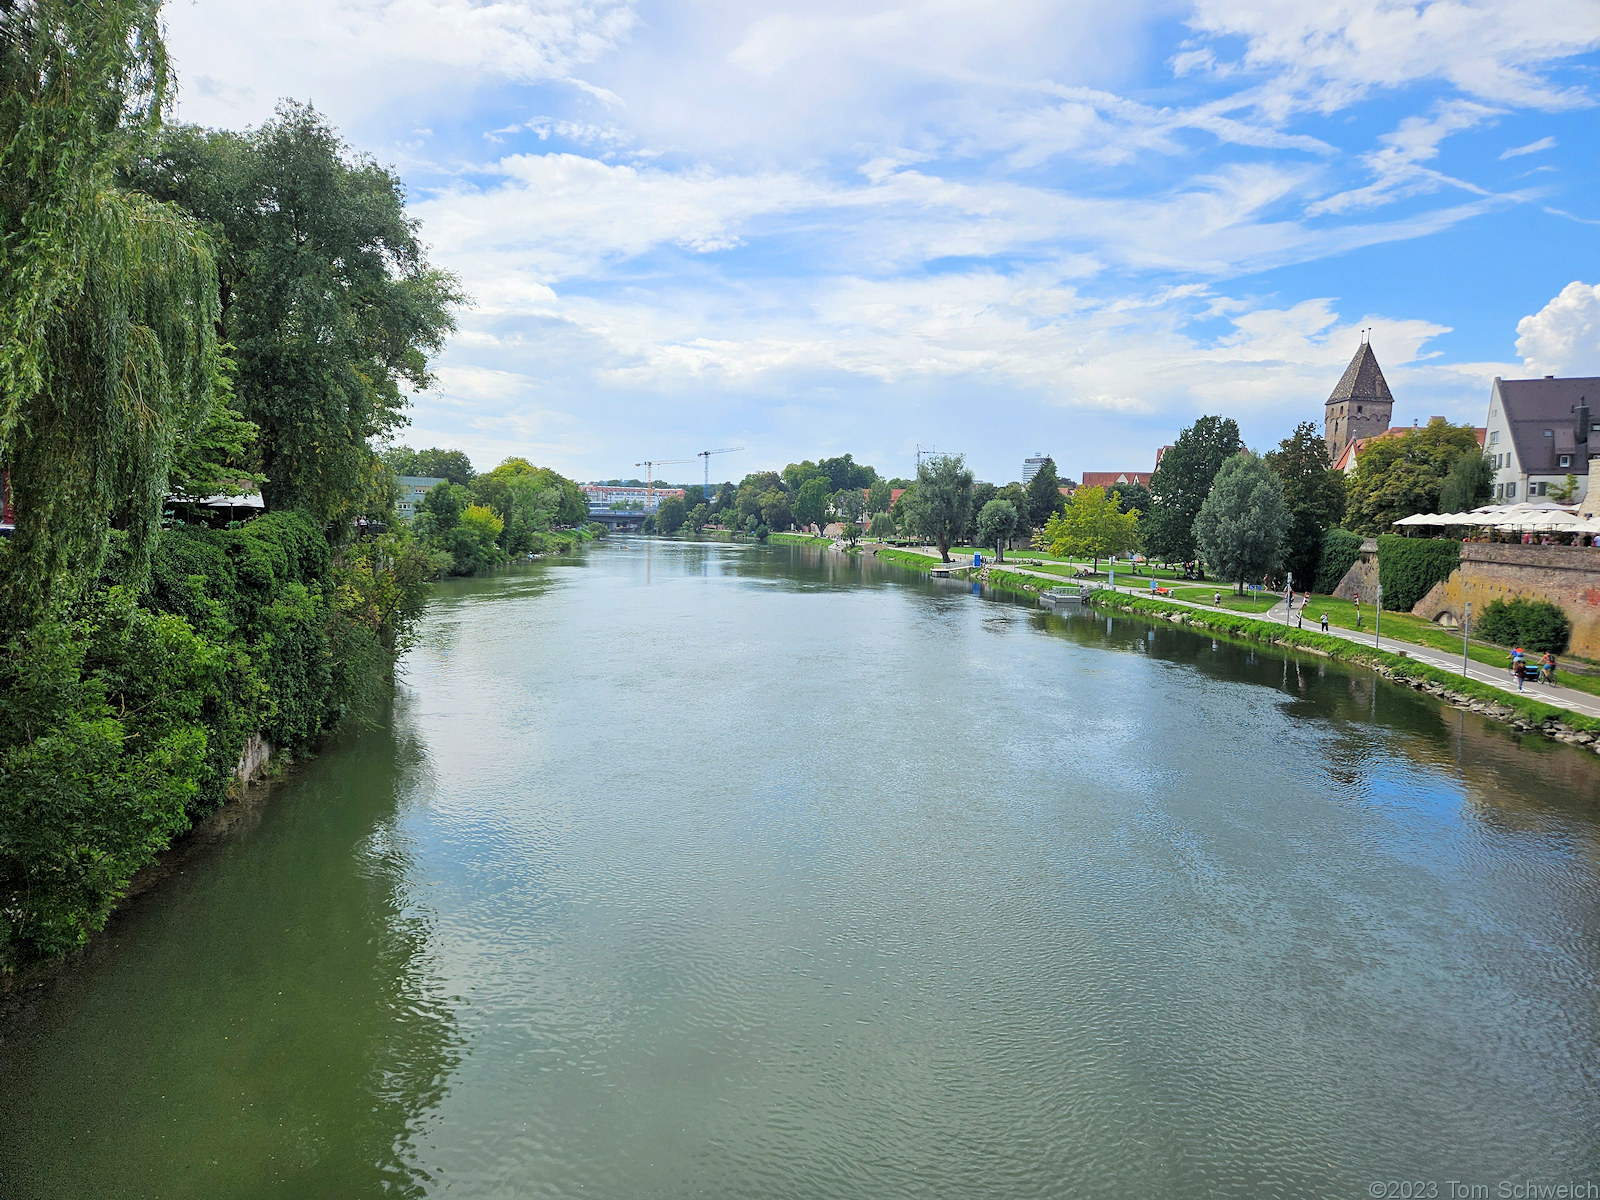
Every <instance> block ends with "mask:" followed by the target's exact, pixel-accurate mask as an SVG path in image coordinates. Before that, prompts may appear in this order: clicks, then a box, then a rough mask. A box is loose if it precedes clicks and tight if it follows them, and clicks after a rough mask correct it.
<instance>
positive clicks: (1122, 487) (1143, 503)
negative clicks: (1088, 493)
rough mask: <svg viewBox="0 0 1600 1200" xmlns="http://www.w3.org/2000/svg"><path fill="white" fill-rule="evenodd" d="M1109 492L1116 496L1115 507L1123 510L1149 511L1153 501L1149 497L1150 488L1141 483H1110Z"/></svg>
mask: <svg viewBox="0 0 1600 1200" xmlns="http://www.w3.org/2000/svg"><path fill="white" fill-rule="evenodd" d="M1111 494H1112V495H1113V496H1115V497H1116V498H1117V507H1118V508H1120V509H1121V510H1122V511H1123V512H1133V511H1134V510H1136V509H1137V510H1138V511H1139V512H1140V513H1146V514H1147V513H1149V511H1150V509H1151V507H1152V506H1153V504H1154V501H1153V500H1151V499H1150V489H1149V488H1147V487H1145V485H1144V484H1142V483H1115V484H1112V485H1111Z"/></svg>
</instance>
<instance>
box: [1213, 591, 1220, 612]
mask: <svg viewBox="0 0 1600 1200" xmlns="http://www.w3.org/2000/svg"><path fill="white" fill-rule="evenodd" d="M1211 603H1212V604H1213V605H1215V606H1216V607H1217V608H1221V607H1222V593H1221V592H1212V593H1211Z"/></svg>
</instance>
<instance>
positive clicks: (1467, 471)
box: [1439, 445, 1577, 513]
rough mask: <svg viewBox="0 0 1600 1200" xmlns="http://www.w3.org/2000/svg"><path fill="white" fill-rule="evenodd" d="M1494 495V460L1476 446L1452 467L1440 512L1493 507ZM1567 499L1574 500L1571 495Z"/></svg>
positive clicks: (1441, 490) (1442, 488)
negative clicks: (1491, 501)
mask: <svg viewBox="0 0 1600 1200" xmlns="http://www.w3.org/2000/svg"><path fill="white" fill-rule="evenodd" d="M1567 478H1568V479H1570V480H1572V481H1573V483H1576V482H1577V479H1576V477H1575V476H1571V475H1569V476H1567ZM1571 490H1572V491H1576V490H1577V489H1576V488H1573V489H1571ZM1493 495H1494V460H1493V459H1491V458H1490V457H1489V455H1488V453H1487V452H1486V451H1484V450H1483V449H1481V448H1480V447H1478V446H1476V445H1475V446H1473V448H1472V449H1470V450H1463V451H1462V452H1461V453H1460V454H1458V455H1457V456H1456V459H1455V461H1454V462H1452V463H1451V464H1450V473H1449V474H1448V475H1446V476H1445V477H1444V482H1443V483H1442V484H1440V485H1439V511H1440V512H1442V513H1453V512H1468V511H1470V510H1471V509H1474V508H1477V507H1479V506H1480V505H1483V504H1487V503H1489V498H1490V497H1491V496H1493ZM1560 498H1561V497H1557V499H1560ZM1566 498H1567V499H1571V496H1570V494H1569V495H1568V496H1567V497H1566Z"/></svg>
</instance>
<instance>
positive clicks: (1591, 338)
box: [1517, 281, 1600, 375]
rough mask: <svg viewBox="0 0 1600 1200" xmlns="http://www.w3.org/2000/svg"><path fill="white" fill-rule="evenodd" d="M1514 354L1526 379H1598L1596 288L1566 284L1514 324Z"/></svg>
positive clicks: (1599, 306) (1599, 307) (1599, 292)
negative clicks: (1530, 377) (1579, 377)
mask: <svg viewBox="0 0 1600 1200" xmlns="http://www.w3.org/2000/svg"><path fill="white" fill-rule="evenodd" d="M1517 353H1518V354H1520V355H1521V356H1522V362H1523V366H1524V368H1525V369H1526V370H1527V372H1528V373H1529V374H1530V375H1600V286H1591V285H1590V284H1587V283H1579V282H1577V281H1574V282H1572V283H1569V284H1567V286H1566V287H1564V288H1562V289H1561V292H1560V294H1559V295H1557V296H1556V297H1555V298H1554V299H1553V300H1551V301H1550V303H1549V304H1546V305H1545V306H1544V307H1543V308H1541V309H1540V310H1539V311H1538V312H1536V313H1533V314H1531V315H1529V316H1526V317H1523V318H1522V320H1520V321H1518V322H1517Z"/></svg>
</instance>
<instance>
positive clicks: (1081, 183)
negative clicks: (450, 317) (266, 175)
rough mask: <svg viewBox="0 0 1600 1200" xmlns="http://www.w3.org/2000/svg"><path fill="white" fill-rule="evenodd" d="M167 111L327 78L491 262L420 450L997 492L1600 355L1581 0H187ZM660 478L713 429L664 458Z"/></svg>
mask: <svg viewBox="0 0 1600 1200" xmlns="http://www.w3.org/2000/svg"><path fill="white" fill-rule="evenodd" d="M164 19H165V21H166V24H167V34H168V44H169V49H170V50H171V52H172V55H173V58H174V61H175V65H176V69H177V72H178V77H179V93H178V95H179V99H178V104H177V116H178V118H179V119H181V120H184V121H189V122H195V123H198V124H203V125H208V126H214V127H227V128H245V127H248V126H252V125H258V124H260V123H261V122H263V121H265V120H267V119H270V117H271V115H272V111H273V108H274V106H275V104H276V103H277V102H278V100H279V99H280V98H293V99H295V100H299V101H309V102H311V103H313V104H314V105H315V106H316V107H317V108H318V109H319V110H320V111H321V112H322V113H323V114H324V115H325V116H326V117H327V118H328V119H329V121H330V122H332V124H333V125H334V126H335V127H337V128H338V129H339V130H340V131H341V133H342V135H343V136H344V137H345V139H346V140H347V142H348V143H349V145H350V147H351V149H352V152H353V153H359V154H365V155H370V156H371V157H373V158H374V159H376V160H377V161H379V162H381V163H383V164H385V165H389V166H391V167H393V169H395V170H396V171H397V172H398V174H399V175H400V177H401V178H402V179H403V180H404V182H405V186H406V189H407V195H408V197H409V203H410V208H411V210H412V212H413V213H414V214H415V215H416V216H417V217H418V218H419V219H420V221H421V223H422V236H423V238H424V240H425V241H426V243H427V244H428V246H429V247H430V257H431V259H432V261H433V262H434V263H435V264H436V265H438V266H442V267H444V268H446V269H448V270H451V271H453V272H455V273H456V274H457V275H458V276H459V277H460V279H461V281H462V283H463V285H464V287H465V289H466V291H467V292H468V293H469V294H470V296H471V297H472V304H471V306H470V307H468V308H466V309H464V310H463V311H462V312H461V313H460V314H459V331H458V332H457V334H456V335H455V336H454V338H453V339H452V341H451V343H450V345H449V347H448V349H447V350H446V351H445V352H444V354H443V355H441V357H440V358H439V360H438V364H437V383H436V385H435V386H434V387H432V388H430V389H429V390H427V391H425V392H421V393H418V394H417V395H416V396H414V398H413V407H412V412H411V417H412V427H411V429H410V430H408V431H407V432H406V434H405V436H404V439H403V440H405V441H406V442H408V443H409V444H411V445H414V446H419V447H420V446H430V445H440V446H447V447H456V448H460V449H464V450H466V451H467V452H468V453H469V454H470V455H471V456H472V458H473V461H474V463H475V465H476V466H477V467H478V468H479V469H480V470H486V469H488V468H490V467H493V466H494V465H495V464H496V463H498V462H500V461H501V460H502V459H504V458H506V457H509V456H512V455H521V456H524V457H527V458H529V459H532V460H533V461H534V462H536V463H538V464H540V465H544V466H552V467H554V468H556V469H557V470H558V471H561V472H563V473H564V474H568V475H571V476H574V477H576V478H579V479H603V478H612V477H619V476H630V475H637V474H639V473H640V472H639V471H638V470H636V468H635V464H636V463H637V462H639V461H641V460H643V459H647V458H648V459H654V460H657V461H661V460H669V459H689V458H692V456H693V455H694V454H695V453H696V452H697V451H699V450H704V449H715V448H721V447H733V446H739V447H743V449H742V450H741V451H739V452H738V453H734V454H727V455H721V456H718V457H717V458H715V459H714V460H713V464H714V465H713V468H712V477H713V479H716V478H719V477H720V478H735V479H737V478H739V477H741V476H742V475H744V474H745V473H747V472H750V471H756V470H766V469H776V468H781V467H782V466H783V465H784V464H786V463H789V462H794V461H798V460H800V459H802V458H812V459H817V458H822V457H828V456H832V455H836V454H842V453H846V452H850V453H853V454H854V455H855V456H856V459H857V461H860V462H866V463H870V464H872V465H874V466H875V467H877V468H878V470H879V471H880V472H882V473H883V474H884V475H886V476H904V475H911V474H913V473H914V471H915V456H916V451H917V449H918V447H923V448H937V449H938V450H940V451H945V452H959V453H963V454H965V455H966V456H967V460H968V463H969V465H971V466H972V467H973V468H974V470H975V471H976V473H977V476H978V478H980V479H987V480H990V481H993V482H995V483H1002V484H1003V483H1005V482H1007V481H1009V480H1012V479H1016V478H1018V477H1019V476H1020V473H1021V468H1022V459H1023V458H1024V457H1026V456H1027V455H1030V454H1033V453H1035V452H1038V451H1043V452H1046V453H1049V454H1051V455H1052V456H1053V457H1054V458H1055V460H1056V462H1057V464H1058V467H1059V468H1060V470H1061V472H1062V473H1063V474H1064V475H1067V476H1071V477H1077V476H1078V475H1079V474H1080V473H1081V472H1083V471H1085V470H1116V471H1133V470H1137V471H1148V470H1150V469H1151V467H1152V466H1153V463H1154V458H1155V452H1156V449H1157V447H1159V446H1161V445H1163V444H1166V443H1169V442H1171V441H1172V440H1173V438H1174V437H1175V436H1176V434H1177V432H1178V431H1179V430H1180V429H1181V428H1182V427H1184V426H1185V425H1188V424H1190V423H1191V422H1193V421H1194V420H1195V418H1196V417H1198V416H1200V415H1202V414H1206V413H1220V414H1223V415H1226V416H1232V417H1234V418H1235V419H1237V420H1238V422H1239V425H1240V428H1241V430H1242V432H1243V434H1244V437H1245V440H1246V442H1247V443H1248V444H1249V445H1251V446H1252V447H1253V448H1255V449H1258V450H1266V449H1270V448H1272V447H1273V446H1274V445H1275V444H1276V443H1277V442H1278V441H1279V440H1280V439H1281V438H1284V437H1286V436H1288V435H1289V434H1290V432H1291V431H1292V430H1293V428H1294V426H1295V425H1296V424H1297V423H1299V422H1301V421H1307V420H1310V421H1316V422H1317V423H1318V426H1319V428H1320V423H1321V420H1322V405H1323V401H1324V400H1326V398H1327V396H1328V393H1329V392H1330V391H1332V389H1333V387H1334V385H1335V384H1336V383H1337V382H1338V378H1339V375H1340V374H1341V372H1342V371H1343V369H1344V367H1345V365H1346V363H1347V362H1348V361H1349V360H1350V358H1351V357H1352V355H1353V354H1354V353H1355V351H1356V349H1357V347H1358V346H1359V343H1360V339H1361V337H1362V332H1363V331H1364V330H1370V335H1369V336H1370V338H1371V341H1372V346H1373V350H1374V351H1375V353H1376V354H1377V356H1378V360H1379V362H1380V363H1381V365H1382V366H1383V369H1384V372H1385V375H1386V377H1387V378H1388V380H1389V384H1390V387H1391V388H1392V389H1393V391H1394V394H1395V401H1396V403H1395V416H1394V419H1395V422H1396V423H1398V424H1410V423H1411V422H1412V421H1414V420H1419V421H1424V422H1425V421H1426V420H1427V419H1428V418H1429V417H1430V416H1433V415H1440V416H1445V417H1448V418H1450V419H1452V420H1455V421H1470V422H1472V423H1473V424H1482V423H1483V420H1484V416H1485V412H1486V410H1487V406H1488V395H1489V387H1490V381H1491V380H1492V379H1493V377H1495V376H1497V375H1498V376H1502V377H1505V378H1519V377H1527V376H1532V375H1543V374H1560V375H1600V156H1597V155H1596V153H1595V150H1596V147H1597V146H1600V124H1597V117H1600V109H1597V101H1600V4H1597V3H1595V2H1594V0H1472V2H1467V0H1420V2H1412V3H1395V2H1392V0H1315V2H1303V0H1196V2H1192V3H1177V2H1165V0H1157V2H1152V0H1123V2H1121V3H1117V4H1107V3H1104V2H1103V0H1094V2H1082V0H1054V2H1042V3H1041V2H1035V0H1008V2H1007V3H1004V4H998V5H997V4H995V3H993V0H987V2H985V3H978V2H976V0H902V2H900V3H878V2H873V0H860V2H857V3H834V2H832V0H807V2H806V3H805V4H791V3H785V2H783V0H743V2H741V3H731V2H728V0H680V2H678V3H672V4H667V3H657V2H653V0H539V2H537V3H526V2H523V0H252V2H251V3H250V4H240V3H238V2H237V0H170V2H169V4H168V6H167V7H166V9H165V10H164ZM660 474H664V475H665V476H667V477H669V478H671V479H673V480H675V481H679V482H693V481H695V480H697V479H699V478H700V476H701V469H700V463H699V462H698V461H694V462H691V463H688V464H685V465H674V466H666V467H663V468H662V469H661V472H660Z"/></svg>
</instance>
